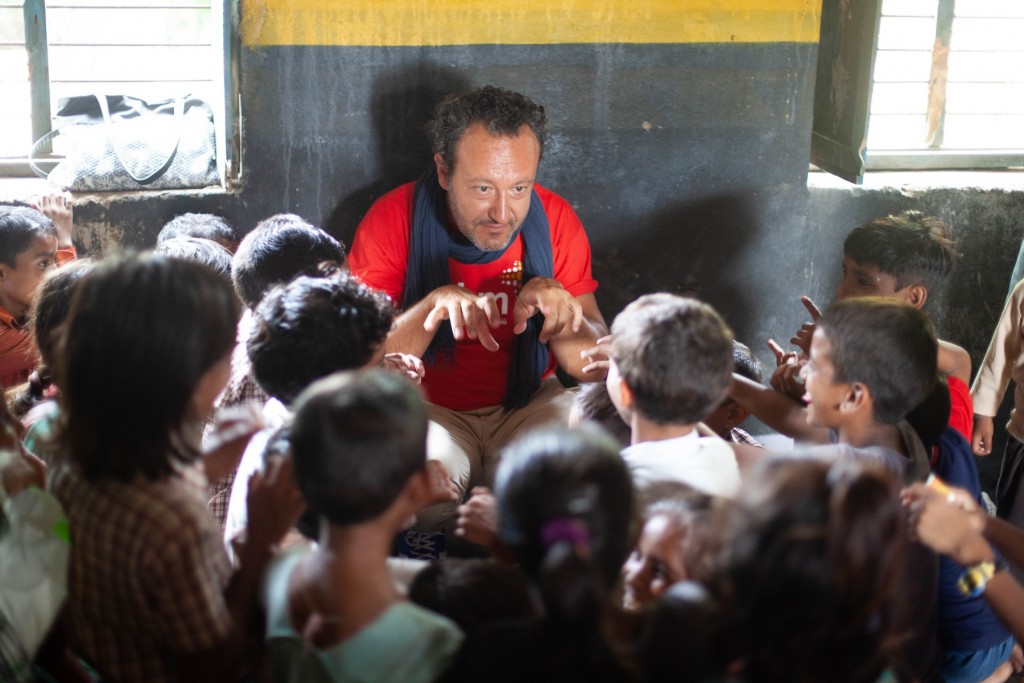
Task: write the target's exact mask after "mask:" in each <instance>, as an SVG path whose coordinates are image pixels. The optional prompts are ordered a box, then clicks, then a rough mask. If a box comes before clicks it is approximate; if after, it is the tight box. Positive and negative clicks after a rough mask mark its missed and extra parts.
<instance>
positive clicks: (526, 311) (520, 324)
mask: <svg viewBox="0 0 1024 683" xmlns="http://www.w3.org/2000/svg"><path fill="white" fill-rule="evenodd" d="M536 313H537V307H536V306H532V305H529V304H525V303H523V302H522V300H521V299H520V300H519V301H517V302H516V307H515V309H514V310H513V311H512V319H513V321H514V323H515V325H514V326H513V327H512V333H513V334H522V333H523V332H525V331H526V323H527V321H529V320H530V318H532V317H533V316H534V315H536Z"/></svg>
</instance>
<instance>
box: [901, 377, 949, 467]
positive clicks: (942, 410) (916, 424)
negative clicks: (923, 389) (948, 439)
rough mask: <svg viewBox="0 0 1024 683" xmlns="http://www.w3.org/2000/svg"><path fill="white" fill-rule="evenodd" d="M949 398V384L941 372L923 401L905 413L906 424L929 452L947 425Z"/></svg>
mask: <svg viewBox="0 0 1024 683" xmlns="http://www.w3.org/2000/svg"><path fill="white" fill-rule="evenodd" d="M952 405H953V404H952V401H951V400H950V397H949V382H948V380H946V376H945V375H943V374H942V373H941V372H940V373H938V375H937V376H936V377H935V383H934V384H933V385H932V387H931V389H930V390H929V391H928V395H927V396H925V398H924V400H923V401H921V402H920V403H918V404H917V405H916V406H914V408H913V409H912V410H911V411H910V412H908V413H907V422H908V423H910V426H911V427H913V428H914V431H915V432H917V435H918V436H919V437H920V438H921V443H923V444H924V447H925V448H926V449H927V450H928V451H929V452H931V450H932V447H933V446H935V445H936V444H938V442H939V437H940V436H942V433H943V432H944V431H946V427H947V426H948V425H949V412H950V410H951V409H952Z"/></svg>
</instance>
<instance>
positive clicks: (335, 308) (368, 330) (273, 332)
mask: <svg viewBox="0 0 1024 683" xmlns="http://www.w3.org/2000/svg"><path fill="white" fill-rule="evenodd" d="M253 319H254V325H253V333H252V336H250V337H249V340H248V351H249V360H250V361H251V363H252V373H253V377H254V378H255V379H256V381H257V382H258V383H259V385H260V387H261V388H262V389H263V390H264V391H266V392H267V394H269V395H270V396H273V397H274V398H277V399H279V400H281V401H283V402H284V403H291V402H292V401H294V400H295V398H296V397H297V396H298V395H299V393H301V392H302V390H303V389H305V388H306V387H307V386H309V385H310V384H311V383H312V382H313V381H314V380H317V379H320V378H321V377H326V376H327V375H329V374H331V373H332V372H337V371H339V370H352V369H356V368H361V367H363V366H365V365H366V364H367V363H369V362H370V360H372V359H373V356H374V354H375V353H377V351H378V350H379V349H380V348H381V345H382V344H383V343H384V340H385V339H386V338H387V336H388V332H390V331H391V325H392V323H393V322H394V319H395V309H394V306H392V305H391V300H390V299H389V298H388V297H387V295H385V294H381V293H379V292H377V291H375V290H373V289H370V288H369V287H367V286H366V285H364V284H362V283H361V282H360V281H359V280H358V279H356V278H355V277H353V276H352V275H349V274H348V273H344V272H336V273H335V274H333V275H329V276H327V277H307V276H300V277H298V278H296V279H295V280H292V281H291V282H290V283H288V284H286V285H279V286H277V287H275V288H273V289H272V290H270V292H269V293H267V295H266V296H265V297H264V298H263V301H261V302H260V304H259V306H257V307H256V310H255V312H254V315H253Z"/></svg>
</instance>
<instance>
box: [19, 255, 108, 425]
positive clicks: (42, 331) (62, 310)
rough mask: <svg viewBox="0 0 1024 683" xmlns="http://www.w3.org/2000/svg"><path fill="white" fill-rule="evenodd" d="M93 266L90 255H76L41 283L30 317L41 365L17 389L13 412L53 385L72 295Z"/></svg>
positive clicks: (36, 400)
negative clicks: (75, 258) (58, 351)
mask: <svg viewBox="0 0 1024 683" xmlns="http://www.w3.org/2000/svg"><path fill="white" fill-rule="evenodd" d="M93 268H94V264H93V262H92V261H90V260H89V259H77V260H75V261H71V262H70V263H67V264H65V265H64V266H62V267H60V268H55V269H53V270H51V271H49V272H48V273H47V274H46V275H45V276H43V281H42V282H41V283H39V289H38V290H37V292H36V299H35V303H33V305H32V312H31V314H30V318H29V327H30V328H31V330H32V338H33V340H34V341H35V345H36V349H37V350H38V351H39V366H38V367H37V368H36V369H35V370H34V371H33V372H32V374H31V375H29V379H28V384H26V385H25V386H24V387H23V388H21V389H20V390H19V391H18V392H17V395H16V398H15V399H14V400H13V401H12V402H11V412H13V413H14V414H15V415H16V416H18V417H22V416H24V415H25V413H27V412H28V411H29V410H31V409H32V407H33V406H35V405H36V404H37V403H40V402H41V401H42V400H43V399H44V398H45V394H46V390H47V389H49V388H50V387H51V386H52V385H53V368H54V367H55V365H56V361H57V349H58V348H59V343H58V342H59V341H60V337H61V334H60V331H61V329H62V328H61V326H62V325H63V324H64V322H65V321H66V320H67V317H68V310H69V309H70V308H71V297H72V295H73V294H74V292H75V290H76V289H77V288H78V284H79V283H80V282H81V281H82V278H84V277H85V276H87V275H88V274H89V273H91V272H92V270H93Z"/></svg>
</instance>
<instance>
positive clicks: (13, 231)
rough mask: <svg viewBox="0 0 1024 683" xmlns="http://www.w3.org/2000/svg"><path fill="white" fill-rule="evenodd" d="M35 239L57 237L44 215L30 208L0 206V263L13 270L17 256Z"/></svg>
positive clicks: (51, 224)
mask: <svg viewBox="0 0 1024 683" xmlns="http://www.w3.org/2000/svg"><path fill="white" fill-rule="evenodd" d="M37 237H54V238H55V237H57V228H56V227H54V225H53V221H52V220H50V219H49V218H48V217H47V216H46V215H45V214H43V213H41V212H39V211H36V210H35V209H33V208H30V207H24V206H0V263H4V264H6V265H8V266H10V267H11V268H14V267H15V259H16V258H17V256H18V254H20V253H21V252H23V251H25V250H26V249H28V248H29V245H30V244H32V240H34V239H35V238H37Z"/></svg>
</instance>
